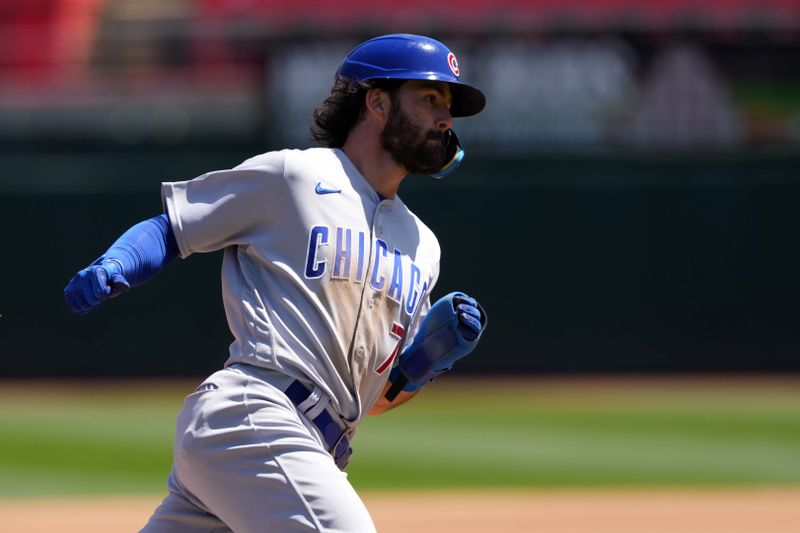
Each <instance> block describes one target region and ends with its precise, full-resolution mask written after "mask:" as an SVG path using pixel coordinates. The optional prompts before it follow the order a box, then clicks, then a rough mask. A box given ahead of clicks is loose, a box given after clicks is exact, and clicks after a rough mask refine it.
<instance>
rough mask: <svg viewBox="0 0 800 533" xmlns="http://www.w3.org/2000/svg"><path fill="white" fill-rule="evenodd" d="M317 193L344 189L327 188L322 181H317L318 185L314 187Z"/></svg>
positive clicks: (329, 192)
mask: <svg viewBox="0 0 800 533" xmlns="http://www.w3.org/2000/svg"><path fill="white" fill-rule="evenodd" d="M314 191H316V193H317V194H333V193H337V192H342V189H326V188H325V187H323V186H322V182H321V181H320V182H319V183H317V186H316V187H315V188H314Z"/></svg>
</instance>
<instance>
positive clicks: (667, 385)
mask: <svg viewBox="0 0 800 533" xmlns="http://www.w3.org/2000/svg"><path fill="white" fill-rule="evenodd" d="M193 387H194V382H189V381H179V382H170V383H163V382H119V383H93V382H79V383H62V382H58V383H46V384H42V383H23V382H14V381H6V382H3V383H0V496H4V497H8V496H30V495H37V496H43V495H61V494H137V493H142V494H146V493H160V492H163V490H164V482H165V479H166V475H167V473H168V471H169V467H170V463H171V440H172V434H173V423H174V419H175V416H176V414H177V412H178V410H179V409H180V406H181V403H182V397H183V395H184V394H186V393H188V392H190V391H191V390H192V389H193ZM354 449H355V455H354V459H353V462H352V463H351V466H350V468H349V469H348V471H349V473H350V479H351V480H352V482H353V484H354V485H355V486H356V487H357V488H358V489H384V488H387V489H388V488H393V489H396V488H418V487H426V488H448V487H461V488H481V487H592V486H595V487H596V486H626V485H627V486H668V485H669V486H710V485H740V486H741V485H800V377H798V376H795V377H790V378H731V379H722V378H715V379H707V378H704V379H701V378H672V379H670V378H660V379H654V378H643V379H633V378H627V379H623V378H596V379H544V378H542V379H519V380H505V381H502V380H479V379H470V380H456V379H442V380H440V382H439V383H436V384H435V385H434V386H431V387H429V388H428V390H425V391H423V392H422V393H421V394H420V396H419V397H418V398H416V399H415V400H414V401H413V402H411V403H409V404H407V405H405V406H403V407H402V408H400V409H397V410H395V411H392V412H390V413H388V414H386V415H383V416H380V417H371V418H369V419H368V420H367V421H366V422H365V423H364V424H363V425H362V428H361V430H360V432H359V434H358V436H357V438H356V439H355V442H354Z"/></svg>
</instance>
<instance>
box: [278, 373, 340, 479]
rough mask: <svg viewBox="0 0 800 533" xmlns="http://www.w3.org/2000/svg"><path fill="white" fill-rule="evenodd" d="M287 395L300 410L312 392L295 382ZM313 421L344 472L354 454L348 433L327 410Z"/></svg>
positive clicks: (337, 464) (290, 386)
mask: <svg viewBox="0 0 800 533" xmlns="http://www.w3.org/2000/svg"><path fill="white" fill-rule="evenodd" d="M285 394H286V396H287V397H288V398H289V399H290V400H291V401H292V403H293V404H294V405H295V407H297V408H298V410H299V409H300V404H301V403H303V402H304V401H305V400H306V399H307V398H308V397H309V396H311V391H310V390H308V388H306V386H305V385H303V384H302V383H300V382H299V381H297V380H295V381H293V382H292V384H291V385H289V388H288V389H286V391H285ZM311 421H312V422H313V423H314V425H315V426H317V428H318V429H319V431H320V433H322V438H323V439H325V443H326V444H327V445H328V452H330V454H331V455H332V456H333V460H334V462H335V463H336V466H338V467H339V470H344V469H345V467H347V463H348V462H349V461H350V456H351V455H352V454H353V449H352V448H351V447H350V440H349V439H348V438H347V431H342V429H341V428H340V427H339V424H337V423H336V421H334V419H333V417H332V416H331V415H330V414H329V413H328V411H327V410H325V409H323V410H322V412H321V413H320V414H319V415H317V417H316V418H314V419H312V420H311Z"/></svg>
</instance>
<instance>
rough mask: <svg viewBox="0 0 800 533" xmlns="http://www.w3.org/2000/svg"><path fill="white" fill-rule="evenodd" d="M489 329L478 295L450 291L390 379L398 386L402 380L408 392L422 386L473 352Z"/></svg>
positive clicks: (430, 314)
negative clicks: (476, 296) (487, 328)
mask: <svg viewBox="0 0 800 533" xmlns="http://www.w3.org/2000/svg"><path fill="white" fill-rule="evenodd" d="M485 329H486V313H485V312H484V311H483V309H482V308H481V306H480V305H479V304H478V302H477V301H476V300H475V299H474V298H472V297H470V296H467V295H466V294H464V293H461V292H453V293H450V294H448V295H447V296H445V297H443V298H441V299H439V300H438V301H437V302H436V303H434V304H433V305H432V306H431V308H430V310H429V311H428V314H427V315H426V316H425V318H424V319H423V320H422V323H421V324H420V327H419V330H418V331H417V334H416V335H415V336H414V341H413V342H412V343H411V345H410V346H408V347H407V348H406V349H405V350H403V353H401V354H400V357H399V360H398V364H397V366H395V367H394V368H393V369H392V372H391V374H390V375H389V380H390V381H391V382H392V384H393V386H397V387H399V386H400V383H402V384H403V389H402V390H404V391H406V392H413V391H416V390H419V389H421V388H422V387H423V386H425V385H427V384H428V383H429V382H431V381H432V380H433V379H435V378H436V376H438V375H439V374H442V373H444V372H447V371H448V370H450V369H451V368H452V367H453V365H454V364H455V363H456V361H458V360H459V359H461V358H463V357H466V356H467V355H469V353H470V352H472V350H474V349H475V347H476V346H477V344H478V340H479V339H480V336H481V334H482V333H483V331H484V330H485ZM390 401H391V400H390Z"/></svg>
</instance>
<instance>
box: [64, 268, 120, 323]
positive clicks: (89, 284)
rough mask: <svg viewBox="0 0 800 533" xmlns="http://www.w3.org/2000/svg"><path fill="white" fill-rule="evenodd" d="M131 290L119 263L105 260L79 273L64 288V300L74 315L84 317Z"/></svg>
mask: <svg viewBox="0 0 800 533" xmlns="http://www.w3.org/2000/svg"><path fill="white" fill-rule="evenodd" d="M130 288H131V285H130V283H128V280H127V279H125V276H124V275H123V273H122V265H120V264H119V262H118V261H114V260H110V259H104V260H100V262H99V264H93V265H90V266H89V267H87V268H84V269H83V270H81V271H80V272H78V273H77V274H76V275H75V276H74V277H73V278H72V279H71V280H70V281H69V283H68V284H67V286H66V287H65V288H64V298H65V299H66V301H67V305H68V306H69V308H70V309H71V310H72V312H73V313H76V314H79V315H82V314H85V313H88V312H90V311H93V310H94V309H96V308H97V307H98V306H99V305H100V304H101V303H103V302H104V301H106V300H108V299H109V298H113V297H115V296H119V295H120V294H122V293H123V292H126V291H127V290H128V289H130Z"/></svg>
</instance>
